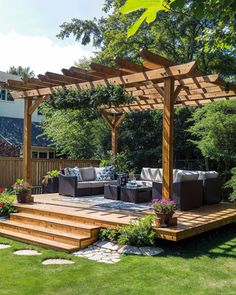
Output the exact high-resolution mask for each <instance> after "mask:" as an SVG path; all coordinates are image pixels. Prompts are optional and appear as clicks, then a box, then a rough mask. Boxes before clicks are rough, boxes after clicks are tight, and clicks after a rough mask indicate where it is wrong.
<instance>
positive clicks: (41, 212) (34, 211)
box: [16, 205, 129, 228]
mask: <svg viewBox="0 0 236 295" xmlns="http://www.w3.org/2000/svg"><path fill="white" fill-rule="evenodd" d="M50 207H51V208H50ZM54 207H55V206H49V207H46V208H42V207H41V208H40V207H37V206H35V207H34V206H29V205H17V206H16V208H17V210H18V212H19V213H27V214H31V215H37V216H44V217H49V218H57V219H60V220H63V221H73V222H81V223H86V224H93V225H97V226H100V227H101V226H103V227H109V228H110V227H116V226H117V224H119V225H122V224H129V220H127V219H123V218H118V217H114V216H113V215H112V214H109V213H107V212H95V211H94V210H90V209H83V210H76V211H73V212H72V213H70V211H69V210H68V208H67V209H64V208H63V209H64V210H62V211H59V210H60V209H61V208H54ZM116 215H117V216H119V215H118V214H115V216H116ZM122 217H123V216H122Z"/></svg>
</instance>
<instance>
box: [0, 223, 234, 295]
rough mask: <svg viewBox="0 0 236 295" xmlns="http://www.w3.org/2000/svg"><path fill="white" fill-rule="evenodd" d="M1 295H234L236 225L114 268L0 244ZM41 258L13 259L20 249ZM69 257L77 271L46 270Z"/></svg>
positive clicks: (127, 259) (165, 245)
mask: <svg viewBox="0 0 236 295" xmlns="http://www.w3.org/2000/svg"><path fill="white" fill-rule="evenodd" d="M3 242H4V243H10V244H11V245H12V248H9V249H5V250H0V294H1V295H3V294H6V295H14V294H19V295H37V294H40V295H49V294H50V295H72V294H73V295H79V294H83V295H90V294H91V295H100V294H107V295H115V294H117V295H118V294H119V295H125V294H127V295H130V294H135V295H136V294H140V295H145V294H148V295H153V294H154V295H155V294H160V295H165V294H168V295H173V294H178V295H181V294H187V295H190V294H191V295H193V294H197V295H201V294H204V295H206V294H212V295H217V294H224V295H230V294H236V279H235V277H236V224H234V225H229V226H226V227H224V228H222V229H221V230H217V231H213V232H211V233H208V234H204V235H201V236H199V237H195V238H192V239H189V240H188V241H184V242H181V243H178V244H176V243H168V242H160V241H159V242H158V243H159V246H161V247H163V248H164V249H165V250H166V251H165V252H164V253H163V254H162V255H160V256H157V257H135V256H123V257H122V259H121V261H120V262H118V263H117V264H114V265H107V264H102V263H97V262H94V261H90V260H87V259H82V258H77V257H74V256H72V255H69V254H64V253H60V252H55V251H51V250H45V249H41V248H39V247H34V246H29V245H24V244H22V243H18V242H13V241H11V240H7V239H4V238H0V243H3ZM25 248H30V249H38V250H39V251H41V252H42V253H43V255H42V256H34V257H26V256H25V257H23V256H15V255H13V254H12V252H13V251H14V250H16V249H25ZM58 257H66V258H71V259H73V260H74V261H75V264H74V265H64V266H43V265H41V261H42V260H43V259H45V258H58Z"/></svg>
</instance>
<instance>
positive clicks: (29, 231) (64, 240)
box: [0, 223, 81, 248]
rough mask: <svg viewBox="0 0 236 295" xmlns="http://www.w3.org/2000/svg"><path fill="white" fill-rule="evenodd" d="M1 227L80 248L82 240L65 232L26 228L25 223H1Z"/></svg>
mask: <svg viewBox="0 0 236 295" xmlns="http://www.w3.org/2000/svg"><path fill="white" fill-rule="evenodd" d="M0 228H3V229H7V230H11V231H14V232H19V233H22V234H28V235H31V236H35V237H39V238H44V239H49V240H53V241H56V242H59V243H65V244H69V245H74V246H77V247H78V248H80V242H81V240H80V239H75V238H70V237H65V236H63V234H62V235H61V236H60V235H58V234H52V233H46V232H41V231H39V230H33V229H28V228H24V227H23V225H22V227H21V226H15V225H12V224H7V223H1V224H0Z"/></svg>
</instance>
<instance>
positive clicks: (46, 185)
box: [42, 170, 60, 194]
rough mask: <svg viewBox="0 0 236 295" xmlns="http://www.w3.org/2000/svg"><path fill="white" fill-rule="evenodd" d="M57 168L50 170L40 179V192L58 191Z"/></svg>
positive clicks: (58, 172)
mask: <svg viewBox="0 0 236 295" xmlns="http://www.w3.org/2000/svg"><path fill="white" fill-rule="evenodd" d="M59 174H60V171H59V170H52V171H49V172H48V173H47V175H45V176H44V178H43V180H42V193H43V194H45V193H58V192H59V177H58V176H59Z"/></svg>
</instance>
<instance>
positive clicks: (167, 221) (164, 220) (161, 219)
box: [155, 212, 174, 227]
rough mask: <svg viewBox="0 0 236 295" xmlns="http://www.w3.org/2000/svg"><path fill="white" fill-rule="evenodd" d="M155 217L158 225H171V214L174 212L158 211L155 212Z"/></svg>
mask: <svg viewBox="0 0 236 295" xmlns="http://www.w3.org/2000/svg"><path fill="white" fill-rule="evenodd" d="M155 214H156V216H157V219H156V225H157V226H158V227H163V226H164V227H165V226H167V227H168V226H171V225H172V216H173V215H174V212H171V213H158V212H155Z"/></svg>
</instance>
